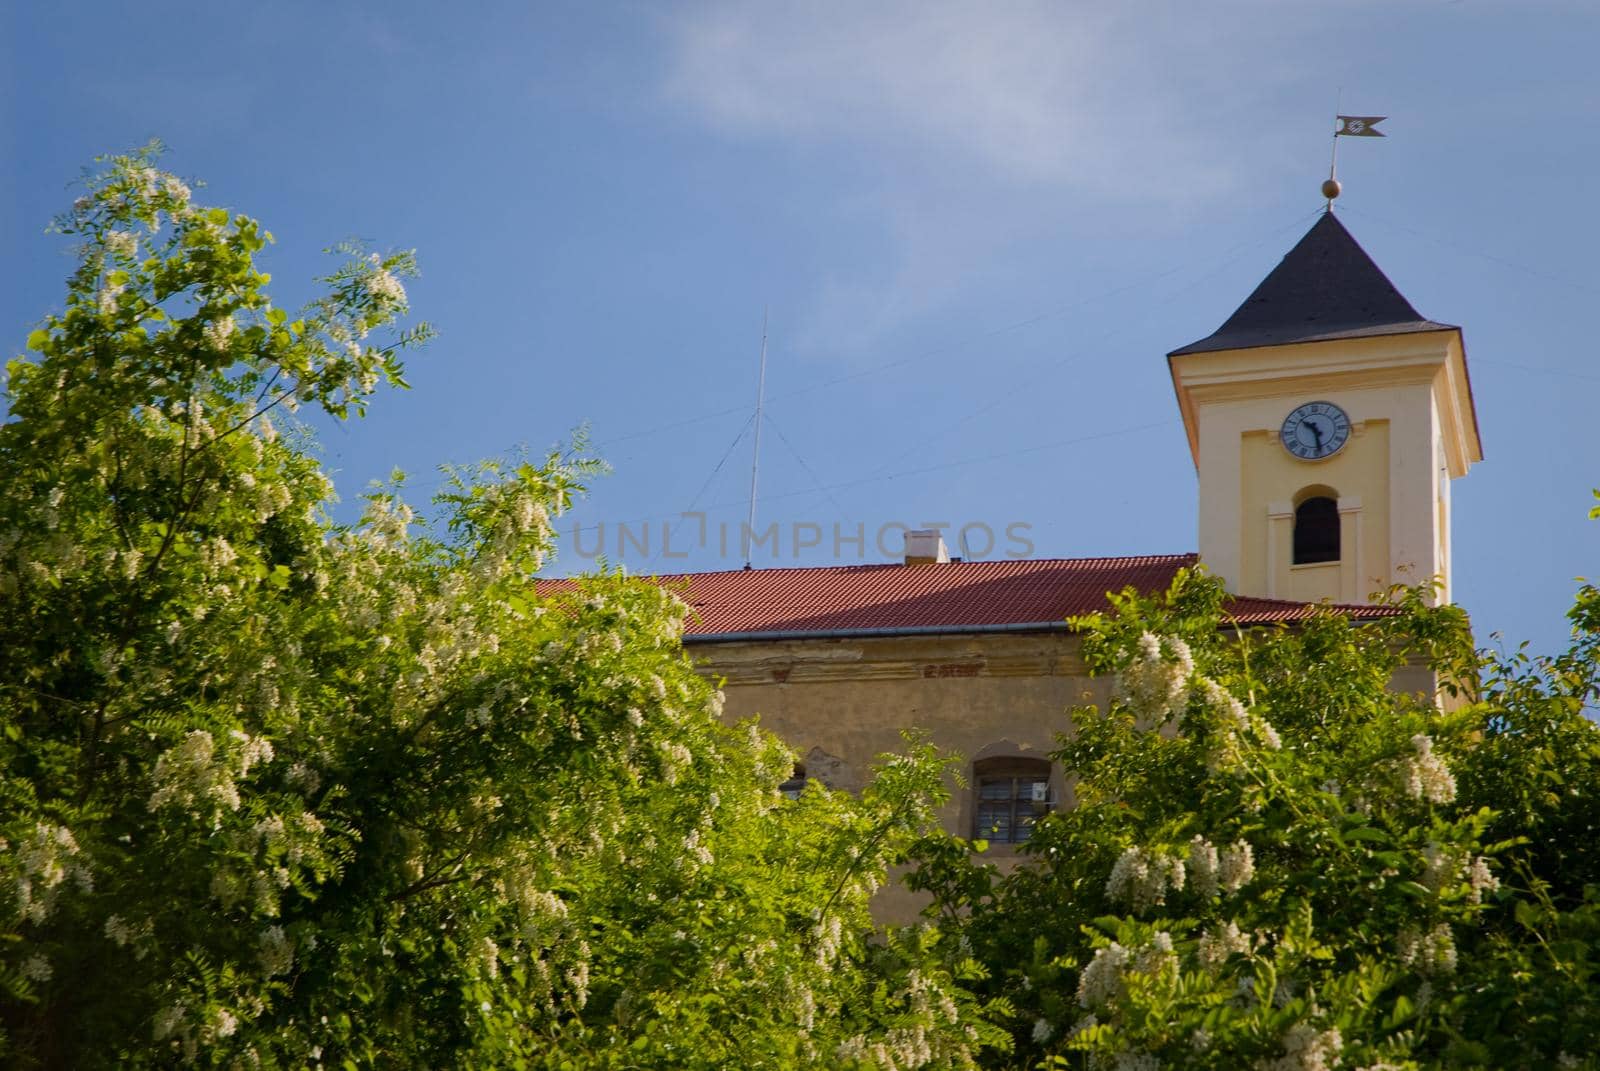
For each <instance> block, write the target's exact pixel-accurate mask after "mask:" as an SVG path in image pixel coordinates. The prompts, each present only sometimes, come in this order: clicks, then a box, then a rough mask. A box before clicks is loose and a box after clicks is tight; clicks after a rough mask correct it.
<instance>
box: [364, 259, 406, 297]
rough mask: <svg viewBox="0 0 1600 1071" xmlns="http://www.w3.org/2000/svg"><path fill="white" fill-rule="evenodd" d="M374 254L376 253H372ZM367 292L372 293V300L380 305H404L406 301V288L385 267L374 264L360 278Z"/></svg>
mask: <svg viewBox="0 0 1600 1071" xmlns="http://www.w3.org/2000/svg"><path fill="white" fill-rule="evenodd" d="M373 255H374V256H376V254H373ZM362 285H363V286H365V287H366V290H367V293H368V294H371V295H372V298H373V300H374V301H376V302H377V303H378V304H380V305H404V304H405V303H406V288H405V287H404V286H403V285H401V283H400V280H399V279H396V278H395V277H394V275H393V274H391V273H390V272H389V270H388V269H387V268H384V267H382V266H381V265H375V266H374V268H373V270H372V271H371V272H369V273H368V274H367V277H366V278H365V279H364V280H362Z"/></svg>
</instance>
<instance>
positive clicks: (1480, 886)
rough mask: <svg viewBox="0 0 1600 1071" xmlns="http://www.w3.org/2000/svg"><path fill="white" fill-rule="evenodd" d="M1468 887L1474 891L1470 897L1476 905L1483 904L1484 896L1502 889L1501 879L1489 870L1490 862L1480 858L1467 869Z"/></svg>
mask: <svg viewBox="0 0 1600 1071" xmlns="http://www.w3.org/2000/svg"><path fill="white" fill-rule="evenodd" d="M1467 886H1468V887H1469V888H1470V889H1471V890H1472V891H1471V892H1470V893H1469V894H1468V895H1469V896H1470V898H1471V900H1472V902H1473V903H1475V904H1481V903H1483V894H1484V893H1491V892H1494V891H1495V890H1496V889H1498V888H1500V879H1499V878H1497V877H1495V876H1494V874H1493V873H1491V872H1490V870H1489V860H1487V859H1485V858H1484V857H1483V856H1481V855H1480V856H1478V857H1477V858H1476V859H1474V860H1473V861H1472V863H1471V864H1470V865H1469V866H1468V867H1467Z"/></svg>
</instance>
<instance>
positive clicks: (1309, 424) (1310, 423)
mask: <svg viewBox="0 0 1600 1071" xmlns="http://www.w3.org/2000/svg"><path fill="white" fill-rule="evenodd" d="M1305 424H1306V427H1308V428H1310V429H1311V437H1312V438H1313V439H1315V440H1316V441H1317V449H1318V450H1321V449H1322V432H1320V431H1318V430H1317V423H1316V421H1314V420H1308V421H1306V422H1305Z"/></svg>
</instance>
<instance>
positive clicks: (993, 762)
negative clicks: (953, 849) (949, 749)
mask: <svg viewBox="0 0 1600 1071" xmlns="http://www.w3.org/2000/svg"><path fill="white" fill-rule="evenodd" d="M972 774H973V778H972V780H973V785H974V786H975V793H974V794H975V795H976V797H977V798H976V801H975V802H976V806H975V807H974V808H973V829H972V836H973V838H974V839H981V840H987V841H989V842H990V843H993V844H1021V843H1022V842H1023V841H1025V840H1027V839H1028V837H1029V836H1031V835H1032V834H1033V824H1034V822H1036V821H1038V820H1039V818H1040V816H1041V815H1045V814H1048V813H1049V812H1050V811H1051V810H1053V809H1054V808H1055V801H1054V800H1053V799H1052V798H1051V794H1050V764H1049V763H1048V762H1046V761H1044V760H1043V759H1019V758H995V759H985V760H984V761H982V762H979V763H975V764H974V765H973V769H972Z"/></svg>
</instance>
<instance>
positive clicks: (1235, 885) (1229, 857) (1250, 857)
mask: <svg viewBox="0 0 1600 1071" xmlns="http://www.w3.org/2000/svg"><path fill="white" fill-rule="evenodd" d="M1255 872H1256V857H1255V851H1254V850H1253V849H1252V848H1251V847H1250V842H1249V841H1247V840H1241V841H1238V842H1237V843H1235V844H1230V845H1228V846H1227V847H1226V848H1223V849H1222V850H1221V851H1220V852H1219V853H1218V855H1217V884H1218V885H1220V886H1221V887H1222V890H1223V891H1224V892H1230V893H1233V892H1238V891H1239V890H1240V889H1242V888H1244V886H1245V885H1247V884H1248V883H1249V881H1250V879H1251V878H1252V877H1254V876H1255Z"/></svg>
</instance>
